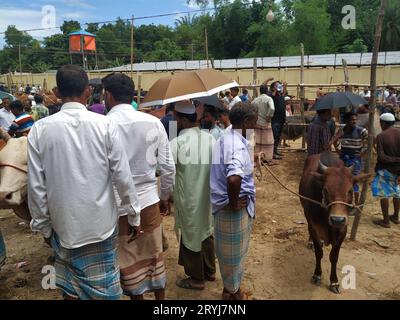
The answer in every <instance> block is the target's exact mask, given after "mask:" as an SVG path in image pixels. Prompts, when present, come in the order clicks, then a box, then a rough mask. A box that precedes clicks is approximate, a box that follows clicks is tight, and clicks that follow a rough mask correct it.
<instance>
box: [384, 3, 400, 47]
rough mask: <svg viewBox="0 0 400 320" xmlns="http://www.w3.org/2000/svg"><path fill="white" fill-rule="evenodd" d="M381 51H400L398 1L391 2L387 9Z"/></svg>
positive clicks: (399, 12) (399, 8) (399, 7)
mask: <svg viewBox="0 0 400 320" xmlns="http://www.w3.org/2000/svg"><path fill="white" fill-rule="evenodd" d="M381 49H382V50H384V51H397V50H400V5H399V2H398V0H390V1H389V5H388V7H387V9H386V15H385V20H384V23H383V30H382V44H381Z"/></svg>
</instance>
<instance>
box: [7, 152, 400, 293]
mask: <svg viewBox="0 0 400 320" xmlns="http://www.w3.org/2000/svg"><path fill="white" fill-rule="evenodd" d="M304 159H305V154H304V153H302V152H295V151H287V152H285V158H284V160H283V161H282V162H281V163H280V165H278V166H273V167H272V169H273V171H274V172H275V173H276V174H277V175H278V177H279V178H280V179H281V180H282V181H283V182H284V183H285V184H286V185H287V186H288V187H290V188H292V189H294V190H297V188H298V183H299V181H300V176H301V173H302V168H303V163H304ZM265 178H266V181H262V182H258V183H257V218H256V221H255V224H254V230H253V236H252V240H251V244H250V252H249V255H248V258H247V262H246V270H245V275H244V286H245V288H246V289H248V290H250V291H251V292H252V299H255V300H264V299H306V300H308V299H335V300H347V299H400V277H399V274H400V226H395V225H392V228H391V229H383V228H380V227H378V226H375V225H374V224H373V223H372V219H373V218H376V217H380V215H381V214H380V208H379V203H378V202H376V201H373V199H371V198H370V197H369V199H368V203H369V204H368V206H367V207H366V210H365V212H364V215H363V217H362V221H361V224H360V227H359V232H358V236H357V241H354V242H353V241H350V240H348V239H347V240H346V241H345V243H344V245H343V246H342V250H341V252H340V258H339V264H338V276H339V279H342V277H343V276H344V274H342V273H341V271H342V268H343V267H344V266H346V265H351V266H354V267H355V269H356V289H355V290H344V289H342V294H340V295H335V294H333V293H331V292H330V291H329V290H328V288H327V286H328V285H329V272H330V264H329V254H328V253H329V250H330V248H326V247H325V249H324V254H325V255H324V259H323V279H322V285H321V286H320V287H316V286H314V285H312V284H311V282H310V279H311V276H312V274H313V270H314V253H313V252H312V251H311V250H309V249H308V248H307V239H308V234H307V225H306V224H305V218H304V215H303V212H302V209H301V206H300V203H299V200H298V199H297V198H296V197H294V196H291V195H289V194H288V193H287V192H286V191H285V190H283V189H282V188H281V187H280V186H279V185H278V184H277V183H276V182H275V181H273V180H272V178H271V177H270V176H268V175H267V174H265ZM352 221H353V218H351V223H352ZM173 223H174V219H173V217H172V216H170V217H167V218H165V219H164V228H165V230H166V233H167V236H168V239H169V249H168V251H167V253H166V263H167V272H168V287H167V299H212V300H213V299H220V296H221V292H222V281H221V277H220V275H219V273H217V281H216V282H214V283H207V284H206V289H205V290H204V291H202V292H197V291H195V292H193V291H190V290H184V289H180V288H178V287H176V286H175V281H176V279H177V278H178V277H182V276H184V272H183V268H182V267H180V266H178V265H177V258H178V243H177V241H176V238H175V233H174V231H173ZM0 228H1V230H2V232H3V235H4V236H5V240H6V245H7V250H8V262H7V264H6V265H5V267H3V269H2V270H1V271H0V299H17V300H22V299H33V300H36V299H54V300H56V299H60V298H61V295H60V292H59V291H57V290H47V291H46V290H43V289H42V287H41V281H42V277H43V276H44V275H43V274H41V270H42V267H43V266H44V265H46V264H47V259H48V257H49V256H50V255H51V250H50V249H49V248H47V247H46V246H45V245H44V243H43V240H42V238H41V237H40V236H39V235H35V234H32V233H31V232H30V230H29V227H28V225H27V224H25V223H23V222H21V221H20V220H19V219H18V218H17V217H16V216H15V215H14V214H13V213H12V212H10V211H0ZM348 237H349V235H348ZM23 261H26V262H28V265H27V266H26V267H23V268H21V269H19V270H17V269H16V264H17V263H19V262H23ZM340 281H341V280H340ZM148 298H151V295H148Z"/></svg>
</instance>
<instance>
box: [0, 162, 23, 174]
mask: <svg viewBox="0 0 400 320" xmlns="http://www.w3.org/2000/svg"><path fill="white" fill-rule="evenodd" d="M0 167H10V168H13V169H15V170H18V171H21V172H23V173H28V171H27V170H25V169H22V168H19V167H17V166H14V165H12V164H6V163H0Z"/></svg>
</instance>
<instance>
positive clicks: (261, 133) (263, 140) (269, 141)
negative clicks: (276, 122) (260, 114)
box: [255, 124, 274, 160]
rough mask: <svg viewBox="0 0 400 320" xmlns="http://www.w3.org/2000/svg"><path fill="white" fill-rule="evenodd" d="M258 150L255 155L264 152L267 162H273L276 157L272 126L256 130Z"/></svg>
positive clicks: (268, 125)
mask: <svg viewBox="0 0 400 320" xmlns="http://www.w3.org/2000/svg"><path fill="white" fill-rule="evenodd" d="M255 135H256V149H255V153H256V154H259V153H260V152H264V153H265V156H266V160H272V158H273V156H274V135H273V133H272V127H271V124H267V125H265V126H263V127H258V128H257V129H255Z"/></svg>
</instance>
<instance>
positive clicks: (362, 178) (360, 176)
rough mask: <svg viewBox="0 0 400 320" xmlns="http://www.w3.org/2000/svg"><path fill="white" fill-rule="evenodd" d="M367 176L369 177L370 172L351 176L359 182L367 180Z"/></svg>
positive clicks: (355, 181) (354, 180)
mask: <svg viewBox="0 0 400 320" xmlns="http://www.w3.org/2000/svg"><path fill="white" fill-rule="evenodd" d="M369 178H371V174H370V173H363V174H359V175H358V176H355V177H353V182H354V183H361V182H365V181H368V179H369Z"/></svg>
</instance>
